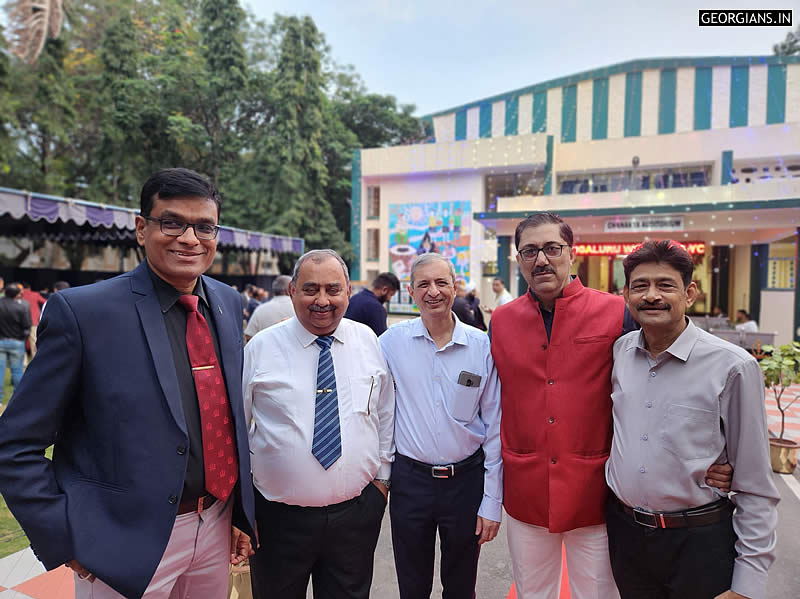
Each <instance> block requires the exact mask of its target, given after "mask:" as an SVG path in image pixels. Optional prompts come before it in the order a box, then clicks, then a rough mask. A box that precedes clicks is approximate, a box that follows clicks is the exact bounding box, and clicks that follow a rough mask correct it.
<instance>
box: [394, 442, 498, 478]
mask: <svg viewBox="0 0 800 599" xmlns="http://www.w3.org/2000/svg"><path fill="white" fill-rule="evenodd" d="M397 459H398V460H400V461H403V462H405V463H407V464H410V465H411V466H412V467H414V468H416V469H417V470H422V471H423V472H425V473H427V474H430V475H431V476H432V477H433V478H453V477H454V476H455V475H456V474H457V473H459V472H463V471H464V470H469V469H470V468H474V467H475V466H477V465H478V464H483V447H479V448H478V451H476V452H475V453H473V454H472V455H471V456H469V457H468V458H464V459H463V460H461V461H460V462H456V463H455V464H442V465H435V464H426V463H425V462H420V461H419V460H415V459H414V458H410V457H408V456H404V455H402V454H399V453H398V454H397Z"/></svg>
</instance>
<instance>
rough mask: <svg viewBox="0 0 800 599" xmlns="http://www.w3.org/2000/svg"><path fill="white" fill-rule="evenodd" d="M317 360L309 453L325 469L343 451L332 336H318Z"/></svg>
mask: <svg viewBox="0 0 800 599" xmlns="http://www.w3.org/2000/svg"><path fill="white" fill-rule="evenodd" d="M316 343H317V345H319V348H320V349H319V364H318V366H317V403H316V408H315V409H314V441H313V442H312V444H311V453H312V454H313V455H314V457H315V458H317V460H318V461H319V463H320V464H322V467H323V468H325V470H327V469H328V468H330V467H331V465H332V464H333V463H334V462H335V461H336V460H338V459H339V458H340V457H341V455H342V435H341V431H340V428H339V400H338V396H337V394H336V373H335V372H334V371H333V356H331V345H332V344H333V337H331V336H330V335H326V336H324V337H317V339H316Z"/></svg>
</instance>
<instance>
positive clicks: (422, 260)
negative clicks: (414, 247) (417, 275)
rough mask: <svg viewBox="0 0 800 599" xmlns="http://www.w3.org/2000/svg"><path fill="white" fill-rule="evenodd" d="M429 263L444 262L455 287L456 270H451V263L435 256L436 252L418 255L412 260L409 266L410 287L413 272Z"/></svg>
mask: <svg viewBox="0 0 800 599" xmlns="http://www.w3.org/2000/svg"><path fill="white" fill-rule="evenodd" d="M431 262H444V263H445V264H447V268H448V270H449V271H450V279H451V280H452V281H453V284H454V285H455V282H456V269H455V268H453V263H452V262H451V261H450V260H448V259H447V258H445V257H444V256H442V255H441V254H437V253H436V252H428V253H426V254H420V255H419V256H417V257H416V258H414V262H413V263H412V264H411V275H410V278H411V286H412V287H413V286H414V272H415V271H416V270H417V269H418V268H420V267H421V266H425V265H426V264H430V263H431Z"/></svg>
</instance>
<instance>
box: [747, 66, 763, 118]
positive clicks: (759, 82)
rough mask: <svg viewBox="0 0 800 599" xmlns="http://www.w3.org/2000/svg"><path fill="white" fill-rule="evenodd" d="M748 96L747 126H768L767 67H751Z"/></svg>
mask: <svg viewBox="0 0 800 599" xmlns="http://www.w3.org/2000/svg"><path fill="white" fill-rule="evenodd" d="M749 70H750V75H749V81H748V95H747V125H748V126H749V127H759V126H761V125H766V124H767V65H750V69H749Z"/></svg>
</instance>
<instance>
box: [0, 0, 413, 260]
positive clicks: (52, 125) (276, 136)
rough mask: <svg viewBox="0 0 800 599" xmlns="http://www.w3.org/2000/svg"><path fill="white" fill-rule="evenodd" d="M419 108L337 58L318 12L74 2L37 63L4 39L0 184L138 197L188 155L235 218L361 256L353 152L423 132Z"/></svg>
mask: <svg viewBox="0 0 800 599" xmlns="http://www.w3.org/2000/svg"><path fill="white" fill-rule="evenodd" d="M4 47H5V41H4V40H3V37H2V30H1V29H0V48H4ZM413 112H414V107H413V106H411V105H399V104H398V103H397V100H396V99H395V98H394V97H392V96H381V95H377V94H369V93H368V92H367V91H366V89H365V87H364V85H363V82H362V81H361V80H360V78H359V77H358V75H357V74H356V73H355V71H354V70H353V68H352V67H341V66H338V65H336V64H335V63H334V62H333V61H332V60H331V57H330V49H329V48H328V46H327V44H326V42H325V38H324V36H323V34H322V33H321V32H320V31H318V30H317V28H316V26H315V24H314V22H313V21H312V19H311V18H310V17H294V16H291V17H288V16H281V15H276V16H275V18H274V20H273V21H272V22H271V23H265V22H263V21H258V20H256V19H255V18H254V17H253V16H252V15H248V14H247V13H245V12H244V11H243V10H242V8H241V6H240V4H239V2H238V0H71V1H70V3H69V5H68V11H67V21H66V23H65V25H64V27H63V29H62V33H61V35H60V37H59V39H57V40H49V41H48V42H47V44H46V46H45V48H44V51H43V52H42V55H41V57H40V58H39V60H38V61H37V62H36V63H35V64H34V65H28V64H24V63H21V62H19V61H17V60H15V59H9V58H8V54H7V53H4V52H0V185H5V186H8V187H16V188H24V189H30V190H34V191H40V192H47V193H54V194H61V195H67V196H70V197H81V198H86V199H89V200H93V201H97V202H109V203H114V204H121V205H128V206H133V207H135V206H136V205H138V195H139V190H140V188H141V185H142V183H143V182H144V180H145V179H146V178H147V177H148V176H149V175H150V174H151V173H152V172H154V171H155V170H157V169H159V168H164V167H168V166H176V165H180V166H186V167H189V168H193V169H196V170H198V171H200V172H203V173H205V174H206V175H208V176H209V177H211V179H212V180H213V181H214V182H215V183H216V184H217V186H218V187H219V188H220V191H221V192H222V195H223V198H224V203H223V210H222V221H223V222H224V223H225V224H229V225H234V226H239V227H243V228H248V229H258V230H262V231H270V232H274V233H281V234H288V235H296V236H302V237H304V238H305V239H306V242H307V246H308V247H309V248H317V247H331V248H334V249H336V250H337V251H339V252H340V253H341V254H342V255H343V257H345V259H348V258H349V257H350V252H351V250H350V245H349V243H348V241H347V238H348V236H349V233H350V186H351V182H350V161H351V156H352V152H353V150H355V149H357V148H361V147H380V146H387V145H395V144H405V143H414V142H416V141H419V140H421V139H423V138H424V135H425V132H424V131H423V130H422V128H421V125H420V123H419V121H418V120H417V119H416V118H414V116H413Z"/></svg>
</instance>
